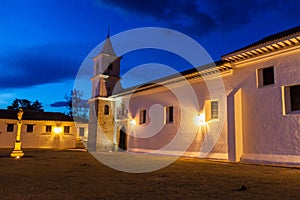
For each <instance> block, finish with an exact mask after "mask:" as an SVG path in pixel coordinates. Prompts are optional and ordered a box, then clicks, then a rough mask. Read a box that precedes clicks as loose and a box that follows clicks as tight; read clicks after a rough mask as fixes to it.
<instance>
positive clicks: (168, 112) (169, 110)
mask: <svg viewBox="0 0 300 200" xmlns="http://www.w3.org/2000/svg"><path fill="white" fill-rule="evenodd" d="M165 120H166V123H173V122H174V107H173V106H167V107H165Z"/></svg>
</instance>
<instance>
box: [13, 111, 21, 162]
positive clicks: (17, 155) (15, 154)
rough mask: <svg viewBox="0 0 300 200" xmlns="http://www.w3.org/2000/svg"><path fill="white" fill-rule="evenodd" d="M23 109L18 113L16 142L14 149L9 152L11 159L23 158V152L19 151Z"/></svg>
mask: <svg viewBox="0 0 300 200" xmlns="http://www.w3.org/2000/svg"><path fill="white" fill-rule="evenodd" d="M23 113H24V111H23V109H22V108H20V110H19V112H18V123H17V125H18V129H17V137H16V142H15V148H14V150H13V151H12V152H11V154H10V156H11V157H12V158H21V157H23V156H24V153H23V151H22V150H21V126H22V121H21V120H22V117H23Z"/></svg>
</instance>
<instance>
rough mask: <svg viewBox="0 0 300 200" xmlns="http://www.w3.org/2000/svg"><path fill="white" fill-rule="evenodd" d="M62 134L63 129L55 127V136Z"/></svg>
mask: <svg viewBox="0 0 300 200" xmlns="http://www.w3.org/2000/svg"><path fill="white" fill-rule="evenodd" d="M61 132H62V128H61V127H54V133H55V134H60V133H61Z"/></svg>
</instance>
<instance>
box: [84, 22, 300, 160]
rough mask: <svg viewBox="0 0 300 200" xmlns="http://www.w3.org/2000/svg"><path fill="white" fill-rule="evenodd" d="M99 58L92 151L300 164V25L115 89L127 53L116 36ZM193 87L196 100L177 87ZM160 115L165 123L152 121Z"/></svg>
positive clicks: (92, 109)
mask: <svg viewBox="0 0 300 200" xmlns="http://www.w3.org/2000/svg"><path fill="white" fill-rule="evenodd" d="M94 63H95V67H94V76H93V77H92V79H91V80H92V82H93V88H92V91H93V93H92V95H93V96H92V98H91V100H90V105H91V110H90V129H89V141H88V144H89V145H88V148H89V150H90V151H95V150H104V151H106V150H111V149H112V148H115V147H116V146H118V147H120V148H121V149H124V150H127V151H133V152H148V153H160V154H162V153H164V154H176V155H182V154H184V155H187V156H198V157H209V158H216V159H228V160H230V161H240V160H243V161H254V162H270V163H292V164H300V27H296V28H292V29H289V30H286V31H283V32H280V33H277V34H274V35H271V36H269V37H266V38H263V39H262V40H260V41H258V42H255V43H253V44H250V45H249V46H246V47H244V48H242V49H239V50H236V51H234V52H231V53H229V54H226V55H224V56H222V58H221V60H220V61H218V62H215V63H211V64H208V65H207V66H201V67H199V68H197V70H193V69H191V70H187V71H185V72H182V75H180V76H176V75H174V76H169V77H165V78H163V79H160V80H157V81H155V83H154V84H145V85H142V86H140V87H138V88H134V89H126V90H124V89H123V90H119V91H118V92H117V93H114V94H112V92H111V91H113V89H114V88H115V87H116V83H117V81H118V80H119V79H120V77H119V73H120V58H118V57H117V56H116V55H115V53H114V51H113V48H112V45H111V42H110V39H109V37H108V38H107V40H106V44H105V45H104V48H103V50H102V51H101V52H100V54H99V55H98V56H96V57H95V58H94ZM220 80H222V83H223V84H218V81H220ZM186 83H188V84H186ZM209 85H213V90H211V89H210V88H209ZM115 89H116V88H115ZM190 89H192V90H193V91H194V93H195V96H196V102H195V101H193V100H191V99H193V98H192V97H189V96H184V95H182V97H180V98H181V99H180V98H178V96H176V94H174V91H177V92H178V93H182V94H184V93H185V91H188V90H190ZM175 93H176V92H175ZM127 102H128V103H129V106H128V107H127V108H129V109H127V110H126V106H124V104H126V103H127ZM154 105H155V106H156V107H155V109H154V107H153V106H154ZM157 105H159V106H157ZM151 112H152V113H151ZM97 122H98V123H97ZM154 122H155V123H156V125H157V124H159V129H155V127H151V125H152V124H153V123H154ZM95 124H96V126H95ZM149 127H150V128H149ZM153 131H155V134H154V135H151V134H152V132H153Z"/></svg>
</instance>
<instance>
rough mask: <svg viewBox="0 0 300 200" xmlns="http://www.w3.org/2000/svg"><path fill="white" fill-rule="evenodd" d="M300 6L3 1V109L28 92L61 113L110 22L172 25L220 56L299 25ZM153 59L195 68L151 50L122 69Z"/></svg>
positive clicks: (274, 1) (120, 26)
mask: <svg viewBox="0 0 300 200" xmlns="http://www.w3.org/2000/svg"><path fill="white" fill-rule="evenodd" d="M299 7H300V1H298V0H295V1H292V0H289V1H284V0H243V1H239V0H226V1H223V0H159V1H156V0H143V1H137V0H1V1H0V26H1V31H0V108H6V107H7V105H9V104H10V103H11V102H12V101H13V100H14V99H15V98H26V99H29V100H31V101H35V100H39V101H40V102H42V103H43V106H44V108H45V110H46V111H62V112H63V111H64V110H65V109H64V108H53V107H51V106H50V104H52V103H54V102H57V101H63V100H64V96H65V94H67V93H69V92H70V91H71V90H72V88H73V83H74V79H75V77H76V74H77V72H78V70H79V68H80V65H81V63H82V62H83V60H84V58H85V57H86V56H87V55H88V53H89V52H90V51H91V50H92V49H93V48H94V47H96V46H97V45H98V44H99V43H100V42H102V41H103V40H104V39H105V38H106V35H107V28H108V27H110V34H111V35H114V34H117V33H120V32H122V31H125V30H128V29H132V28H138V27H146V26H157V27H164V28H170V29H174V30H176V31H180V32H182V33H184V34H186V35H188V36H190V37H192V38H193V39H195V40H196V41H197V42H199V44H201V45H202V46H203V47H204V48H205V49H206V50H207V51H208V53H209V54H210V55H211V57H212V58H213V59H214V60H218V59H220V56H221V55H223V54H226V53H229V52H230V51H233V50H235V49H238V48H241V47H243V46H245V45H247V44H249V43H252V42H254V41H256V40H259V39H261V38H262V37H265V36H268V35H270V34H273V33H276V32H279V31H283V30H285V29H288V28H292V27H295V26H298V25H300V12H299V10H298V9H299ZM150 62H157V63H162V64H165V65H169V66H171V65H172V67H174V68H175V69H177V70H179V71H181V70H184V69H186V68H189V67H190V66H189V65H188V64H186V63H185V62H184V61H182V60H180V59H178V58H175V57H174V55H169V54H168V53H166V52H159V51H154V50H153V51H152V50H145V51H137V52H132V53H129V54H125V55H124V56H123V59H122V65H121V66H122V69H121V73H125V72H126V71H127V70H129V69H130V68H132V67H134V66H137V65H141V64H143V63H150ZM137 76H138V77H139V78H140V79H143V76H142V75H141V74H139V75H137ZM134 81H137V82H138V81H139V80H134ZM86 95H87V97H86V98H89V96H88V95H89V94H86Z"/></svg>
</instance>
